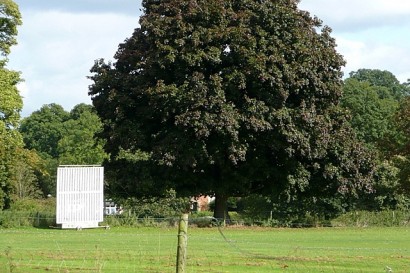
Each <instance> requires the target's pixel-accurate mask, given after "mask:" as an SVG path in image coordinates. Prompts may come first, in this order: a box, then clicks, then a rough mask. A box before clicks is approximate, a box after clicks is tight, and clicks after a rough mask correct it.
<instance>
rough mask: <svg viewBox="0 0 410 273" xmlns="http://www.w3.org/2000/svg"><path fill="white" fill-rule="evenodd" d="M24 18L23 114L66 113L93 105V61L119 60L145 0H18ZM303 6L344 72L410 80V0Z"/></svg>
mask: <svg viewBox="0 0 410 273" xmlns="http://www.w3.org/2000/svg"><path fill="white" fill-rule="evenodd" d="M15 2H16V3H17V4H18V5H19V7H20V11H21V13H22V16H23V26H21V27H20V28H19V35H18V37H17V39H18V43H19V44H18V45H17V46H15V47H13V48H12V53H11V54H10V56H9V59H10V61H9V64H8V67H9V68H10V69H13V70H17V71H21V73H22V78H23V79H24V80H25V81H24V82H23V83H21V84H20V85H19V89H20V92H21V94H22V96H23V102H24V108H23V111H22V115H23V116H27V115H29V114H30V113H32V112H33V111H35V110H38V109H40V108H41V106H42V105H44V104H49V103H58V104H60V105H62V106H63V107H64V108H65V109H66V110H67V111H69V110H71V109H72V107H73V106H75V105H76V104H78V103H82V102H84V103H91V100H90V98H89V96H88V94H87V93H88V85H90V84H91V81H89V80H88V79H87V78H86V77H87V76H89V75H90V72H89V70H90V68H91V67H92V65H93V63H94V60H96V59H98V58H104V59H106V60H113V55H114V54H115V52H116V50H117V47H118V44H120V43H121V42H123V41H124V40H125V39H126V38H127V37H130V36H131V34H132V32H133V29H134V28H136V27H138V20H139V16H140V14H141V10H140V9H141V0H15ZM299 7H300V9H303V10H308V11H309V12H310V13H311V14H312V15H316V16H318V17H319V18H320V19H322V20H323V23H324V24H325V25H328V26H330V27H331V28H332V29H333V35H332V36H333V37H335V38H336V41H337V44H338V48H337V50H338V51H339V52H340V53H341V54H342V55H343V56H344V57H345V59H346V61H347V65H346V67H345V68H344V69H343V70H344V72H345V75H348V73H349V72H350V71H355V70H357V69H359V68H372V69H382V70H388V71H391V72H392V73H393V74H394V75H396V77H397V78H398V79H399V80H400V81H401V82H404V81H406V80H407V79H409V78H410V58H409V57H408V55H409V54H410V35H408V34H409V29H410V1H406V0H344V1H340V0H301V3H300V5H299Z"/></svg>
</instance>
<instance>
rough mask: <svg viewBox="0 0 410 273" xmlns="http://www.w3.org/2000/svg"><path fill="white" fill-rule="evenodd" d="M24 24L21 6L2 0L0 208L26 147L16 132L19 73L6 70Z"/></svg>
mask: <svg viewBox="0 0 410 273" xmlns="http://www.w3.org/2000/svg"><path fill="white" fill-rule="evenodd" d="M20 24H21V15H20V12H19V10H18V6H17V5H16V4H15V3H14V2H13V1H9V0H1V1H0V54H1V55H2V56H4V57H6V58H5V59H3V60H0V209H2V208H4V207H6V208H7V207H9V206H10V202H11V199H12V194H13V171H12V169H13V166H15V164H16V161H17V159H18V151H19V149H21V148H22V147H23V142H22V138H21V135H20V134H19V133H18V131H17V130H16V128H17V126H18V122H19V119H20V111H21V108H22V106H23V102H22V99H21V96H20V94H19V92H18V90H17V87H16V85H17V83H18V82H19V81H20V74H19V73H18V72H15V71H11V70H8V69H7V68H6V63H7V55H8V54H9V53H10V47H11V46H12V45H14V44H16V37H15V36H16V35H17V26H18V25H20Z"/></svg>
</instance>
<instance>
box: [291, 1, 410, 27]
mask: <svg viewBox="0 0 410 273" xmlns="http://www.w3.org/2000/svg"><path fill="white" fill-rule="evenodd" d="M299 7H300V8H301V9H303V10H307V11H310V12H311V14H312V15H317V16H318V17H319V18H320V19H322V20H323V21H324V24H326V25H329V26H331V27H332V28H334V29H335V30H338V31H349V30H354V31H357V30H358V29H367V28H372V27H380V26H386V25H395V26H396V25H402V24H403V22H407V23H408V22H409V20H410V18H409V14H410V1H403V0H344V1H340V0H302V1H301V3H300V5H299Z"/></svg>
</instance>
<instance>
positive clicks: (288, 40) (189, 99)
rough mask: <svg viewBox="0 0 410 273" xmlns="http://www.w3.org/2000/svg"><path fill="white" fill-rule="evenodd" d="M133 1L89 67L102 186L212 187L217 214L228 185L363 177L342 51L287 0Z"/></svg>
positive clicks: (315, 189) (328, 189)
mask: <svg viewBox="0 0 410 273" xmlns="http://www.w3.org/2000/svg"><path fill="white" fill-rule="evenodd" d="M142 4H143V8H144V14H143V16H141V19H140V27H138V28H136V29H135V31H134V33H133V35H132V37H130V38H128V39H127V40H126V41H125V42H124V43H123V44H120V46H119V49H118V51H117V53H116V55H115V59H116V62H115V63H114V64H111V63H105V62H104V60H98V61H96V63H95V65H94V67H93V68H92V70H91V72H92V73H93V75H92V76H91V79H92V80H93V81H94V83H93V85H92V86H91V87H90V95H91V96H92V100H93V104H94V106H95V108H96V110H97V113H98V115H99V116H100V118H101V119H102V122H103V124H104V127H103V131H102V133H101V134H100V136H102V137H103V138H104V139H105V140H106V141H107V142H106V145H105V149H106V151H107V152H108V153H109V154H110V156H111V158H110V159H111V160H110V161H109V162H107V165H106V166H107V170H108V171H110V170H111V174H112V180H111V181H112V183H111V186H112V187H115V186H117V187H118V188H122V189H124V192H127V193H130V192H131V193H136V192H138V191H140V193H141V191H143V190H144V189H145V190H146V191H147V192H149V191H151V193H152V192H154V191H155V190H160V189H164V188H175V189H176V190H177V192H178V193H186V194H191V195H195V194H215V195H216V197H217V199H216V200H217V203H216V214H215V216H217V217H222V216H223V215H221V214H222V213H223V209H224V201H226V198H227V196H233V195H237V196H240V195H245V194H248V193H250V192H263V193H265V194H272V193H274V192H277V193H278V194H280V195H281V196H283V198H284V200H289V199H291V198H295V196H297V195H299V194H300V193H303V194H305V195H307V196H310V197H312V198H313V199H312V200H314V199H315V198H316V197H319V196H323V195H334V194H337V193H352V192H356V190H360V189H363V188H370V176H371V173H372V168H373V165H372V161H371V156H370V155H369V154H368V153H367V151H366V149H364V148H363V147H362V146H361V145H360V143H358V142H357V141H356V140H355V138H354V134H353V132H352V130H351V129H350V127H349V125H348V124H347V122H346V121H347V120H346V117H347V115H346V112H345V111H343V109H341V108H340V107H339V106H338V104H339V100H340V96H341V93H342V89H341V86H342V80H341V76H342V73H341V66H342V65H344V61H343V58H342V56H341V55H340V54H338V53H337V52H336V50H335V46H336V45H335V41H334V39H333V38H332V37H331V36H330V32H331V30H330V28H329V27H327V26H324V27H323V26H322V25H321V21H320V20H319V19H317V18H312V17H311V16H310V14H309V13H308V12H305V11H301V10H299V9H298V7H297V1H293V0H277V1H255V0H240V1H237V0H236V1H232V0H229V1H219V0H207V1H205V0H204V1H185V0H176V1H154V0H144V1H143V3H142ZM110 166H111V168H110ZM113 166H115V168H113ZM121 168H122V169H121ZM125 168H126V169H127V172H124V171H121V170H124V169H125ZM218 200H221V202H219V201H218ZM315 200H316V199H315ZM221 211H222V212H221Z"/></svg>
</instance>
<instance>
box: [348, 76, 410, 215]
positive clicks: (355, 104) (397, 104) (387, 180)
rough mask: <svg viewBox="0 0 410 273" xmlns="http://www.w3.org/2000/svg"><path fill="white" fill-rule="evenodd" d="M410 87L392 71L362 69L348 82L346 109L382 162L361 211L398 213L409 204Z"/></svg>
mask: <svg viewBox="0 0 410 273" xmlns="http://www.w3.org/2000/svg"><path fill="white" fill-rule="evenodd" d="M409 91H410V89H409V85H408V84H407V83H400V82H399V81H398V80H397V78H396V77H395V76H394V75H393V74H392V73H391V72H389V71H382V70H378V69H359V70H358V71H355V72H351V73H350V77H349V78H347V79H346V80H345V82H344V87H343V98H342V105H343V106H345V107H346V108H348V109H349V111H350V113H351V115H352V119H351V124H352V126H353V128H354V129H355V132H356V134H357V135H358V137H359V138H360V139H361V140H362V141H364V142H365V143H366V144H367V145H368V146H369V147H370V148H371V149H373V151H375V153H377V154H378V157H379V161H378V164H377V165H378V166H377V175H376V176H375V180H374V188H375V191H374V192H373V193H372V194H370V195H368V196H366V197H362V198H361V202H360V204H358V206H359V208H362V209H363V208H364V209H372V210H374V209H386V208H387V209H396V208H399V207H403V205H404V204H405V203H406V202H407V198H408V197H406V192H405V191H403V185H404V184H406V182H405V177H406V175H405V172H404V170H405V169H407V168H406V164H405V162H406V160H407V159H406V157H403V156H402V155H403V154H402V153H401V152H400V151H402V147H403V144H404V143H405V142H406V141H405V139H406V131H405V128H404V127H403V126H402V125H403V124H406V122H404V123H403V122H401V121H404V120H405V117H406V113H405V110H404V109H405V108H406V106H405V105H406V103H405V102H406V101H407V100H408V94H409Z"/></svg>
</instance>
